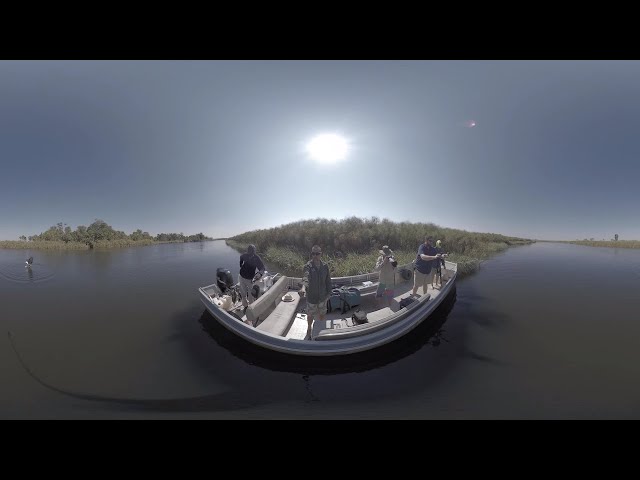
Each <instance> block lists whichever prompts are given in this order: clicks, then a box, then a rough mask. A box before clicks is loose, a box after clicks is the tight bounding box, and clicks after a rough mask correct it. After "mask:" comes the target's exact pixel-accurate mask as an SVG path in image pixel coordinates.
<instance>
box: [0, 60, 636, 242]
mask: <svg viewBox="0 0 640 480" xmlns="http://www.w3.org/2000/svg"><path fill="white" fill-rule="evenodd" d="M472 121H474V122H475V126H471V125H472V123H470V122H472ZM321 133H340V134H342V135H343V136H344V137H345V138H347V139H348V140H349V142H350V145H351V149H350V152H349V154H348V156H347V158H346V159H345V160H343V161H341V162H337V163H335V164H321V163H318V162H316V161H314V160H312V159H311V158H309V156H308V153H307V152H306V150H305V145H306V144H307V142H309V141H310V140H311V139H312V138H313V137H314V136H315V135H317V134H321ZM639 180H640V62H638V61H628V62H623V61H517V62H516V61H161V62H158V61H22V62H16V61H2V62H0V239H17V237H18V236H19V235H23V234H24V235H27V236H28V235H33V234H36V233H40V232H42V231H44V230H46V229H47V228H48V227H49V226H51V225H54V224H55V223H57V222H65V223H67V224H69V225H70V226H71V227H72V228H74V229H75V228H76V227H77V226H78V225H87V226H88V225H89V224H90V223H92V222H93V221H94V219H96V218H100V219H102V220H104V221H106V222H107V223H109V224H110V225H112V226H113V227H114V228H116V229H118V230H124V231H125V232H126V233H131V231H133V230H135V229H136V228H141V229H143V230H145V231H148V232H149V233H151V234H152V235H155V234H157V233H160V232H184V233H185V234H192V233H197V232H204V233H205V234H207V235H210V236H213V237H220V236H230V235H234V234H237V233H241V232H244V231H248V230H254V229H257V228H268V227H274V226H278V225H282V224H284V223H289V222H292V221H295V220H300V219H309V218H317V217H326V218H336V219H340V218H344V217H346V216H351V215H357V216H360V217H370V216H374V215H375V216H378V217H380V218H389V219H391V220H393V221H404V220H408V221H414V222H433V223H436V224H438V225H441V226H444V227H452V228H460V229H465V230H469V231H481V232H495V233H502V234H506V235H515V236H522V237H529V238H539V239H574V238H585V237H587V238H590V237H594V238H596V239H601V238H605V239H609V238H611V237H613V235H614V234H615V233H618V234H619V235H620V238H621V239H630V238H635V239H640V221H638V217H637V211H638V209H639V206H640V189H639V188H638V183H639Z"/></svg>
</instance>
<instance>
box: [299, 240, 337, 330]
mask: <svg viewBox="0 0 640 480" xmlns="http://www.w3.org/2000/svg"><path fill="white" fill-rule="evenodd" d="M321 256H322V249H321V248H320V246H319V245H314V246H313V247H312V248H311V260H309V261H308V262H307V263H305V265H304V271H303V274H302V289H301V290H300V297H304V296H305V295H306V296H307V322H309V325H308V327H307V338H308V339H309V340H311V327H312V325H313V318H314V316H316V315H317V316H318V319H319V320H320V321H321V322H323V321H324V316H325V315H326V314H327V300H329V295H331V273H330V272H329V265H327V264H326V263H324V262H323V261H322V259H321V258H320V257H321Z"/></svg>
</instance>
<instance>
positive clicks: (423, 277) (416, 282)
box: [413, 268, 434, 294]
mask: <svg viewBox="0 0 640 480" xmlns="http://www.w3.org/2000/svg"><path fill="white" fill-rule="evenodd" d="M433 273H434V269H433V268H432V269H431V270H430V271H429V273H422V272H419V271H418V270H417V269H416V270H415V271H414V272H413V288H415V289H416V291H417V290H418V288H419V287H422V292H423V294H425V293H427V288H428V285H429V284H430V283H431V281H432V279H433Z"/></svg>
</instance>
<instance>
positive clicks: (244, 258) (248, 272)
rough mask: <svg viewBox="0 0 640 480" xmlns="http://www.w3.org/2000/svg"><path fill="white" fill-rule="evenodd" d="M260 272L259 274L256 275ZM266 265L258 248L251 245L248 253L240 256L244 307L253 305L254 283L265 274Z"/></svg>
mask: <svg viewBox="0 0 640 480" xmlns="http://www.w3.org/2000/svg"><path fill="white" fill-rule="evenodd" d="M256 270H258V273H256ZM264 270H265V269H264V263H262V259H261V258H260V257H259V256H258V255H257V254H256V246H255V245H249V246H248V247H247V253H243V254H242V255H240V275H238V284H239V286H240V297H241V298H242V305H243V306H244V307H247V306H249V305H250V304H251V303H253V300H255V299H254V298H253V294H252V293H251V289H252V287H253V282H254V281H256V280H258V279H259V278H260V277H261V276H262V275H263V274H264Z"/></svg>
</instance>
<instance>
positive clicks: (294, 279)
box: [289, 262, 413, 289]
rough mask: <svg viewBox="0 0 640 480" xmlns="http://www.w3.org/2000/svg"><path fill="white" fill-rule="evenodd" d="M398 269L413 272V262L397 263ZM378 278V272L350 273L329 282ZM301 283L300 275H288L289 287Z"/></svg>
mask: <svg viewBox="0 0 640 480" xmlns="http://www.w3.org/2000/svg"><path fill="white" fill-rule="evenodd" d="M397 268H398V271H400V270H401V269H408V270H410V271H411V272H412V273H413V262H410V263H407V264H405V265H398V267H397ZM379 278H380V272H369V273H363V274H361V275H351V276H348V277H332V278H331V284H332V285H336V286H346V285H359V284H361V283H362V282H377V281H378V279H379ZM301 283H302V277H289V288H290V289H297V288H299V286H300V284H301Z"/></svg>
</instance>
